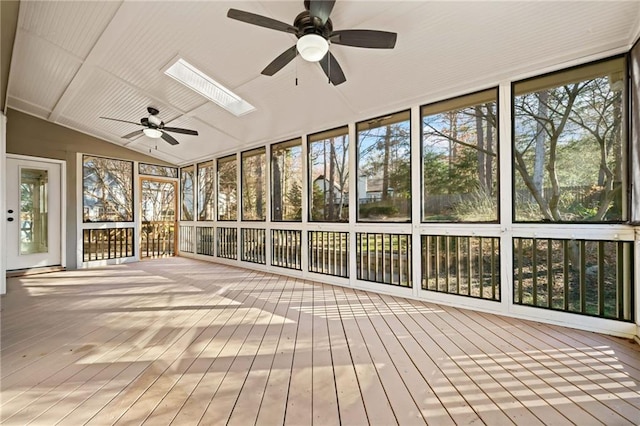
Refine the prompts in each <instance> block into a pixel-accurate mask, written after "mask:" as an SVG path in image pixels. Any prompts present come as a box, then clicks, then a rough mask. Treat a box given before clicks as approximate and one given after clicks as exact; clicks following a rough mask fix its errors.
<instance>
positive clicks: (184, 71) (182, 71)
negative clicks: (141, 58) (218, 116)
mask: <svg viewBox="0 0 640 426" xmlns="http://www.w3.org/2000/svg"><path fill="white" fill-rule="evenodd" d="M164 73H165V74H166V75H168V76H169V77H171V78H173V79H174V80H176V81H178V82H180V83H182V84H184V85H185V86H187V87H188V88H189V89H191V90H194V91H196V92H198V93H199V94H201V95H202V96H204V97H205V98H207V99H209V100H210V101H212V102H215V103H216V104H218V105H220V106H221V107H222V108H224V109H226V110H227V111H229V112H230V113H232V114H234V115H236V116H238V117H239V116H241V115H244V114H247V113H250V112H251V111H254V110H255V109H256V108H255V107H254V106H253V105H251V104H250V103H248V102H247V101H245V100H244V99H242V98H241V97H240V96H238V95H236V94H235V93H233V92H232V91H231V90H229V89H227V88H226V87H224V86H223V85H222V84H220V83H218V82H217V81H215V80H214V79H212V78H211V77H209V76H208V75H206V74H205V73H203V72H202V71H200V70H199V69H198V68H196V67H194V66H193V65H191V64H190V63H188V62H187V61H185V60H184V59H182V58H179V59H178V60H177V61H176V62H175V63H174V64H173V65H171V66H170V67H169V68H167V69H166V70H165V72H164Z"/></svg>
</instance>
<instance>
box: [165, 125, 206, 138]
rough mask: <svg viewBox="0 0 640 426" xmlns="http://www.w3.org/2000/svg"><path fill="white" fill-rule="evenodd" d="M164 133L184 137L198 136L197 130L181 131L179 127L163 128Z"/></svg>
mask: <svg viewBox="0 0 640 426" xmlns="http://www.w3.org/2000/svg"><path fill="white" fill-rule="evenodd" d="M162 130H164V131H165V132H173V133H182V134H184V135H192V136H198V131H197V130H189V129H181V128H179V127H163V128H162Z"/></svg>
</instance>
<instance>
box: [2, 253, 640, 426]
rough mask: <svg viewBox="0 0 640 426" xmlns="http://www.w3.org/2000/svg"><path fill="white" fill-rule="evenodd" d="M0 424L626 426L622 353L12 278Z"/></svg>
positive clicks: (632, 365) (392, 301) (527, 331)
mask: <svg viewBox="0 0 640 426" xmlns="http://www.w3.org/2000/svg"><path fill="white" fill-rule="evenodd" d="M8 289H9V292H8V294H7V295H6V296H3V298H2V340H1V345H2V350H1V354H2V359H1V361H2V364H1V368H2V370H1V377H2V382H1V387H2V394H1V397H2V401H1V402H2V409H1V410H2V424H6V425H26V424H38V425H53V424H64V425H73V426H75V425H81V424H92V425H111V424H118V425H137V424H143V423H144V424H148V425H164V424H175V425H190V424H202V425H217V424H233V425H250V424H258V425H281V424H288V425H289V424H290V425H310V424H315V425H336V424H340V423H342V424H345V425H361V424H379V425H391V424H401V425H413V424H425V423H428V424H435V425H446V424H488V425H503V424H512V423H515V424H521V425H536V424H557V425H562V424H578V425H592V424H606V425H622V424H638V423H639V422H640V386H639V383H640V347H639V346H638V345H636V344H634V343H632V342H629V341H627V340H624V339H619V338H614V337H607V336H602V335H597V334H593V333H588V332H582V331H576V330H570V329H565V328H562V327H555V326H547V325H541V324H537V323H533V322H526V321H520V320H514V319H509V318H503V317H500V316H495V315H489V314H482V313H476V312H471V311H465V310H460V309H454V308H449V307H443V306H438V305H432V304H428V303H421V302H415V301H407V300H403V299H398V298H394V297H390V296H381V295H377V294H372V293H367V292H361V291H353V290H350V289H345V288H341V287H334V286H329V285H323V284H318V283H310V282H305V281H301V280H296V279H292V278H286V277H282V276H275V275H270V274H265V273H261V272H255V271H248V270H243V269H238V268H233V267H229V266H221V265H216V264H211V263H206V262H199V261H195V260H190V259H185V258H172V259H164V260H155V261H146V262H140V263H136V264H129V265H119V266H113V267H107V268H101V269H90V270H82V271H69V272H56V273H51V274H46V275H37V276H28V277H22V278H12V279H10V280H9V282H8Z"/></svg>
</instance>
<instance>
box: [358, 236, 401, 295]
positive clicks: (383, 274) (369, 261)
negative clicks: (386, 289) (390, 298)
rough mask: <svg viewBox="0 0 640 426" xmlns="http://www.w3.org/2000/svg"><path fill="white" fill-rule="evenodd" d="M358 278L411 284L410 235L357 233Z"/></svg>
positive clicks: (393, 283)
mask: <svg viewBox="0 0 640 426" xmlns="http://www.w3.org/2000/svg"><path fill="white" fill-rule="evenodd" d="M356 250H357V251H356V269H357V271H358V272H357V278H358V279H359V280H364V281H373V282H377V283H382V284H390V285H395V286H400V287H411V282H412V280H411V235H406V234H382V233H369V232H357V233H356Z"/></svg>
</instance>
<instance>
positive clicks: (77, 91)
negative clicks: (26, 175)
mask: <svg viewBox="0 0 640 426" xmlns="http://www.w3.org/2000/svg"><path fill="white" fill-rule="evenodd" d="M231 7H232V8H236V9H240V10H245V11H248V12H252V13H256V14H261V15H265V16H268V17H271V18H273V19H277V20H279V21H283V22H286V23H293V20H294V18H295V17H296V15H297V14H298V13H299V12H301V11H302V10H304V6H303V2H302V0H295V1H266V0H265V1H227V2H223V1H194V2H190V1H158V2H144V1H113V0H109V1H86V2H81V1H73V2H59V1H24V0H23V1H22V2H21V3H20V10H19V16H18V25H17V31H16V37H15V44H14V49H13V55H12V62H11V69H10V74H9V83H8V90H7V92H8V93H7V94H8V98H7V105H8V107H9V108H13V109H16V110H20V111H23V112H26V113H28V114H32V115H35V116H37V117H41V118H43V119H46V120H49V121H52V122H54V123H57V124H60V125H62V126H66V127H70V128H73V129H75V130H78V131H80V132H83V133H87V134H90V135H93V136H97V137H99V138H102V139H105V140H107V141H109V142H112V143H114V144H118V145H124V146H127V147H128V148H131V149H134V150H138V151H141V152H144V153H147V154H149V151H151V155H154V156H156V157H158V158H160V159H163V160H167V161H170V162H173V163H176V164H185V163H187V162H192V161H196V160H199V159H205V158H211V157H214V156H217V155H221V154H225V153H228V152H235V151H237V150H240V149H244V148H248V147H252V146H256V145H258V144H263V143H268V142H277V141H281V140H286V139H288V138H291V137H297V136H301V135H303V134H307V133H312V132H316V131H320V130H325V129H329V128H332V127H336V126H340V125H344V124H347V123H349V122H355V121H359V120H363V119H367V118H370V117H374V116H376V115H380V114H385V113H389V112H394V111H396V110H399V109H404V108H408V107H411V106H413V105H419V104H424V103H428V102H432V101H435V100H439V99H442V98H444V97H448V96H452V95H457V94H462V93H464V92H467V91H473V90H478V89H482V88H486V87H491V86H494V85H496V84H498V83H499V82H501V81H505V80H509V79H514V78H522V77H527V76H530V75H532V73H534V72H543V71H548V70H552V69H555V68H558V67H560V66H566V65H571V64H573V63H580V62H583V61H587V60H591V59H596V58H599V57H602V56H604V55H608V54H611V53H618V52H624V51H626V50H628V49H629V48H630V46H631V44H632V43H633V41H634V40H635V39H636V38H637V37H638V35H639V31H640V2H636V1H602V2H576V1H525V2H518V1H498V2H485V1H468V2H460V1H440V2H435V1H349V0H338V1H337V2H336V5H335V8H334V9H333V12H332V14H331V19H332V21H333V26H334V29H352V28H356V29H360V28H362V29H379V30H385V31H393V32H397V33H398V40H397V44H396V47H395V49H393V50H377V49H359V48H353V47H346V46H339V45H332V46H331V52H332V53H333V54H334V55H335V57H336V58H337V59H338V61H339V62H340V64H341V66H342V69H343V70H344V73H345V75H346V77H347V81H346V83H344V84H341V85H339V86H333V85H331V84H328V82H327V78H326V76H325V75H324V74H323V72H322V70H321V69H320V67H319V65H318V64H313V63H308V62H305V61H304V60H303V59H302V58H300V57H298V58H296V59H295V60H294V61H293V62H292V63H290V64H289V65H287V66H286V67H285V68H283V69H282V70H281V71H280V72H278V73H277V74H276V75H275V76H273V77H267V76H263V75H261V74H260V72H261V71H262V69H263V68H264V67H265V66H266V65H267V64H269V62H271V61H272V60H273V59H274V58H275V57H276V56H277V55H279V54H280V53H282V52H283V51H284V50H285V49H287V48H288V47H290V46H292V45H293V44H294V43H295V41H296V38H295V36H293V35H291V34H287V33H283V32H277V31H273V30H269V29H265V28H261V27H257V26H252V25H248V24H246V23H242V22H238V21H235V20H231V19H229V18H227V17H226V14H227V11H228V9H229V8H231ZM177 57H182V58H184V59H186V60H187V61H189V62H190V63H192V64H193V65H195V66H197V67H198V68H199V69H201V70H202V71H205V72H206V73H207V74H208V75H210V76H211V77H212V78H213V79H215V80H217V81H218V82H220V83H223V84H224V85H226V86H227V87H229V88H230V89H232V90H233V91H235V92H236V93H237V94H239V95H240V96H242V97H243V98H244V99H246V100H247V101H248V102H250V103H251V104H253V105H254V106H255V107H256V110H255V111H254V112H252V113H249V114H247V115H244V116H241V117H236V116H234V115H232V114H230V113H229V112H227V111H225V110H223V109H222V108H220V107H219V106H217V105H216V104H214V103H212V102H210V101H208V100H207V99H205V98H203V97H201V96H200V95H198V94H196V93H195V92H193V91H191V90H190V89H188V88H186V87H184V86H182V85H180V84H179V83H177V82H175V81H174V80H172V79H171V78H169V77H167V76H166V75H164V73H163V71H164V69H165V68H166V67H167V66H168V65H169V64H170V63H172V61H173V60H175V59H176V58H177ZM296 80H297V85H296ZM148 106H154V107H156V108H158V109H159V110H160V116H161V118H162V119H163V120H164V121H165V123H167V125H168V126H173V127H186V128H192V129H197V130H198V132H199V133H200V135H199V136H197V137H196V136H188V135H175V137H176V139H178V140H179V141H180V144H179V145H176V146H171V145H169V144H166V143H164V142H163V141H162V140H154V139H150V138H147V137H146V136H140V137H137V138H134V139H132V140H130V139H123V138H122V136H123V135H125V134H128V133H130V132H132V131H133V130H136V129H137V127H136V126H135V125H132V124H127V123H121V122H115V121H108V120H104V119H100V117H101V116H107V117H114V118H119V119H123V120H129V121H134V122H138V121H139V120H140V118H141V117H144V116H146V115H147V113H146V108H147V107H148ZM156 147H157V149H156Z"/></svg>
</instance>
